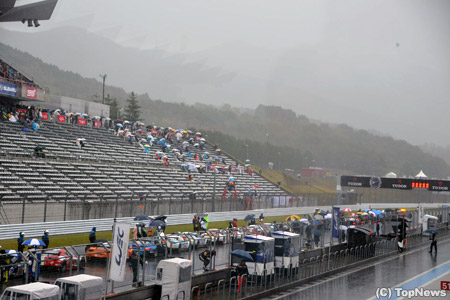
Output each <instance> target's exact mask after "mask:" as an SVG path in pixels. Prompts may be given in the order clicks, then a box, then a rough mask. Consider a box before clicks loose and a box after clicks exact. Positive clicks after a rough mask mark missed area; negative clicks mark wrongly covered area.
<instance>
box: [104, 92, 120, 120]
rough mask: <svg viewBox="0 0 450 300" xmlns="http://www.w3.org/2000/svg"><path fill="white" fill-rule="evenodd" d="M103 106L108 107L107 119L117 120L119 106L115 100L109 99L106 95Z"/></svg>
mask: <svg viewBox="0 0 450 300" xmlns="http://www.w3.org/2000/svg"><path fill="white" fill-rule="evenodd" d="M105 104H107V105H109V117H110V118H111V119H113V120H116V119H118V118H119V116H118V111H119V105H118V104H117V99H116V98H111V97H110V96H109V94H108V95H107V96H106V97H105Z"/></svg>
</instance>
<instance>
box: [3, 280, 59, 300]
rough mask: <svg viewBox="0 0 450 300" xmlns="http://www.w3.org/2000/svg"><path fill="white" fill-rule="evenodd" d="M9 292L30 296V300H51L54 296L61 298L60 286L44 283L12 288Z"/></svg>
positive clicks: (9, 288)
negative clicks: (43, 299) (42, 299)
mask: <svg viewBox="0 0 450 300" xmlns="http://www.w3.org/2000/svg"><path fill="white" fill-rule="evenodd" d="M7 290H9V291H13V292H14V293H20V294H26V295H30V299H41V298H45V299H51V297H52V296H56V297H57V296H59V287H58V286H56V285H53V284H47V283H42V282H33V283H29V284H23V285H16V286H10V287H8V288H7Z"/></svg>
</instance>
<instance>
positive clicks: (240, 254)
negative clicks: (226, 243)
mask: <svg viewBox="0 0 450 300" xmlns="http://www.w3.org/2000/svg"><path fill="white" fill-rule="evenodd" d="M231 255H233V256H236V257H237V258H240V259H242V260H245V261H247V262H253V257H252V256H251V255H250V254H249V253H248V252H247V251H244V250H242V249H237V250H233V251H231Z"/></svg>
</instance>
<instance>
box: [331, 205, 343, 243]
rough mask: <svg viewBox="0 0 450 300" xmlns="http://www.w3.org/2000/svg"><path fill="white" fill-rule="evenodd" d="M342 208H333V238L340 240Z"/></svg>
mask: <svg viewBox="0 0 450 300" xmlns="http://www.w3.org/2000/svg"><path fill="white" fill-rule="evenodd" d="M340 216H341V213H340V208H339V207H333V228H332V233H331V236H332V237H334V238H339V225H340V221H341V219H340Z"/></svg>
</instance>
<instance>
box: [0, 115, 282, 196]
mask: <svg viewBox="0 0 450 300" xmlns="http://www.w3.org/2000/svg"><path fill="white" fill-rule="evenodd" d="M26 127H27V125H23V124H21V123H17V122H15V123H13V122H0V135H1V139H0V179H1V181H0V182H1V184H0V197H1V199H2V202H3V203H5V201H11V202H18V201H22V200H23V199H26V200H27V201H30V202H36V201H42V200H45V199H52V201H57V200H58V199H69V200H71V201H76V200H81V199H84V200H86V199H88V200H92V201H95V200H99V199H100V198H101V199H102V200H108V199H115V198H117V197H120V198H122V199H124V198H129V197H134V198H138V197H139V195H146V197H147V199H150V200H151V199H156V198H157V197H161V196H162V197H167V196H170V197H178V198H179V199H181V198H183V197H184V196H186V195H187V194H192V193H199V194H208V196H207V197H212V195H213V194H215V195H216V199H220V198H221V197H223V195H222V192H223V190H224V188H225V184H226V181H227V179H228V177H229V175H228V174H227V173H224V174H222V173H217V172H215V171H214V170H210V171H207V172H204V173H197V172H190V173H189V174H190V175H191V177H192V180H188V173H187V172H183V171H182V168H181V165H182V164H185V163H190V162H194V163H197V164H198V163H199V162H198V161H194V159H193V158H190V157H186V162H180V161H178V160H177V159H176V158H175V156H174V155H173V154H168V153H165V155H167V157H168V160H169V163H170V164H169V166H165V165H164V164H163V161H162V160H159V159H157V158H156V155H155V153H156V152H157V151H160V150H161V147H160V146H158V145H153V146H152V147H151V154H148V153H146V152H145V151H144V150H143V149H142V148H141V147H139V146H138V145H137V144H135V143H130V142H128V141H125V140H124V139H123V138H121V137H118V136H117V135H116V134H114V130H112V129H107V128H104V127H101V128H95V127H90V126H86V125H74V124H69V123H56V122H52V121H51V120H50V121H42V122H41V126H40V128H39V130H38V131H33V130H29V131H24V130H23V128H26ZM79 138H85V139H86V146H85V147H83V148H81V149H80V148H79V147H78V146H77V145H76V140H77V139H79ZM180 142H181V141H180ZM173 143H174V145H173V147H175V146H176V145H177V141H174V142H173ZM36 146H41V147H45V155H46V157H45V158H38V157H35V156H34V148H35V147H36ZM205 147H206V148H205V149H204V150H200V149H199V148H195V147H192V148H191V150H190V152H191V153H192V155H195V154H196V153H197V154H201V153H204V152H205V151H209V152H211V153H214V152H215V150H214V148H213V147H211V146H210V145H205ZM222 158H225V159H226V161H227V164H232V165H233V166H235V165H237V163H236V162H235V161H233V160H232V159H231V158H230V157H228V156H226V155H223V154H222V155H221V156H220V160H219V161H220V162H221V161H222ZM215 159H217V158H216V157H215ZM210 160H211V161H213V160H214V159H213V158H210ZM203 163H204V162H203ZM222 167H224V165H218V166H217V167H216V168H222ZM231 174H232V176H234V177H235V181H236V193H237V194H238V195H239V197H243V195H248V194H249V188H250V190H251V192H252V195H256V193H258V194H273V195H275V194H276V195H285V193H284V192H283V191H281V190H280V189H279V188H278V187H277V186H276V185H274V184H272V183H270V182H268V181H267V180H265V179H264V178H262V177H260V176H259V175H257V174H249V173H248V172H244V173H242V174H240V173H239V172H238V171H237V170H236V168H232V169H231ZM256 187H257V188H256ZM227 196H232V195H231V193H229V195H227ZM234 197H237V195H234Z"/></svg>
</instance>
